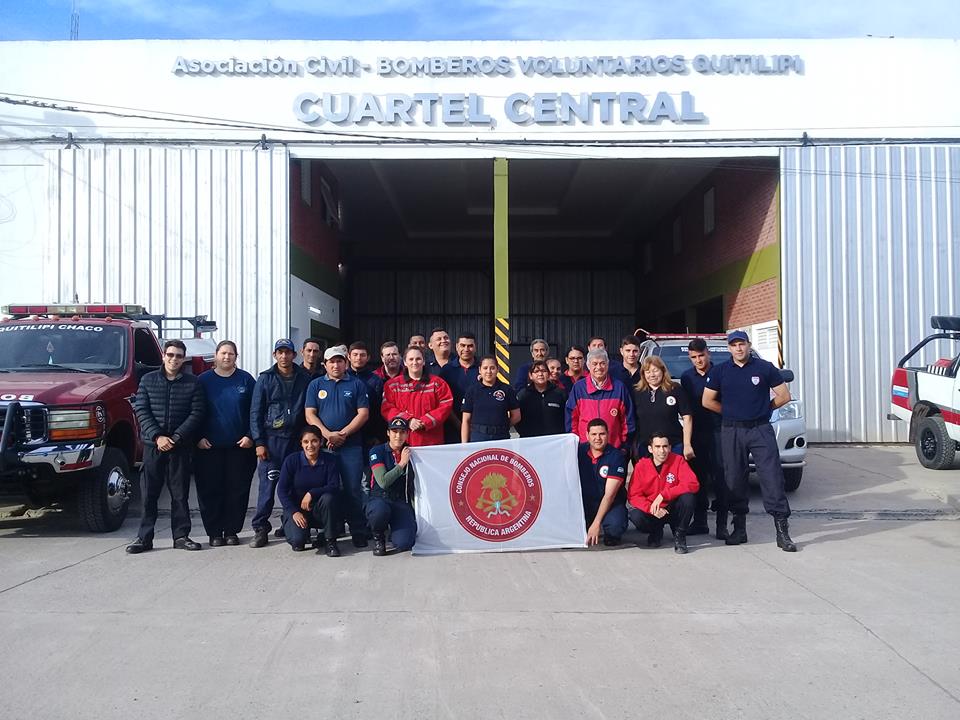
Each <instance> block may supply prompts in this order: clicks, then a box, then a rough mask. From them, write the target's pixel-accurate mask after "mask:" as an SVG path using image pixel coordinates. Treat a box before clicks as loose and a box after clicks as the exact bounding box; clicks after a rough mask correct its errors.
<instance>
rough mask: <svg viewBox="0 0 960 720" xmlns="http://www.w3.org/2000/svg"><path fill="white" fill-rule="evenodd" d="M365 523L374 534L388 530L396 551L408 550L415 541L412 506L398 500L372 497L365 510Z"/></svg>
mask: <svg viewBox="0 0 960 720" xmlns="http://www.w3.org/2000/svg"><path fill="white" fill-rule="evenodd" d="M365 510H366V515H367V522H368V523H370V529H371V530H373V532H374V533H375V534H380V533H385V532H386V531H387V527H388V526H389V528H390V538H391V539H392V540H393V545H394V547H396V548H397V550H409V549H410V548H412V547H413V543H414V542H415V541H416V539H417V516H416V514H415V513H414V512H413V506H411V505H410V504H409V503H405V502H401V501H399V500H387V499H386V498H382V497H372V498H370V499H369V500H367V506H366V508H365Z"/></svg>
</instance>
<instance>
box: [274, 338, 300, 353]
mask: <svg viewBox="0 0 960 720" xmlns="http://www.w3.org/2000/svg"><path fill="white" fill-rule="evenodd" d="M277 350H290V351H292V352H296V351H297V346H296V345H294V344H293V340H291V339H290V338H280V339H279V340H277V341H276V342H275V343H274V344H273V351H274V352H276V351H277Z"/></svg>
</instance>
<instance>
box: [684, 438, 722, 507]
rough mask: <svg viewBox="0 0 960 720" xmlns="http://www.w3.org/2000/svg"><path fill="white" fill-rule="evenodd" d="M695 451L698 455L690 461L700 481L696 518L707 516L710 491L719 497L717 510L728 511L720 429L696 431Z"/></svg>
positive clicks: (694, 439)
mask: <svg viewBox="0 0 960 720" xmlns="http://www.w3.org/2000/svg"><path fill="white" fill-rule="evenodd" d="M693 452H694V453H695V454H696V457H695V458H694V459H693V461H692V462H691V463H690V466H691V467H692V468H693V471H694V472H695V473H696V474H697V480H699V481H700V490H699V492H697V506H696V508H695V509H694V518H695V519H697V518H700V519H701V520H702V519H703V518H706V516H707V509H708V508H709V505H710V491H711V490H712V491H713V494H714V496H715V497H716V499H717V512H726V511H727V482H726V480H725V479H724V477H723V451H722V449H721V447H720V430H719V428H718V429H717V430H715V431H711V432H705V433H694V436H693Z"/></svg>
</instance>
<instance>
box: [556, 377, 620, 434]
mask: <svg viewBox="0 0 960 720" xmlns="http://www.w3.org/2000/svg"><path fill="white" fill-rule="evenodd" d="M594 418H600V419H601V420H604V421H605V422H606V423H607V432H608V442H609V443H610V444H611V445H613V446H614V447H616V448H623V449H624V450H628V448H629V443H628V438H629V437H630V436H631V435H632V434H633V427H634V425H633V400H632V399H631V397H630V391H629V390H627V388H626V387H625V386H624V384H623V383H622V382H620V381H619V380H615V379H614V378H612V377H611V376H609V375H607V378H606V380H604V382H603V385H602V386H601V387H597V386H596V385H595V384H594V382H593V376H592V375H589V374H588V375H585V376H584V377H582V378H580V379H579V380H577V382H575V383H574V384H573V390H571V391H570V397H568V398H567V406H566V413H565V417H564V422H565V425H566V430H567V432H571V433H573V434H575V435H576V436H577V437H579V438H580V442H587V441H588V438H587V425H588V424H589V422H590V421H591V420H593V419H594Z"/></svg>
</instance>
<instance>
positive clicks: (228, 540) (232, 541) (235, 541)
mask: <svg viewBox="0 0 960 720" xmlns="http://www.w3.org/2000/svg"><path fill="white" fill-rule="evenodd" d="M223 544H224V545H239V544H240V538H238V537H237V536H236V535H225V536H224V537H223Z"/></svg>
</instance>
